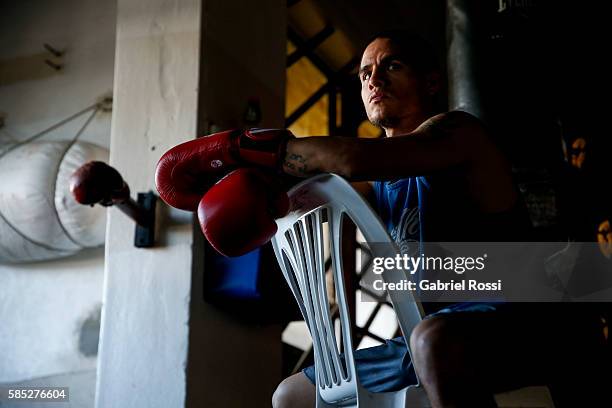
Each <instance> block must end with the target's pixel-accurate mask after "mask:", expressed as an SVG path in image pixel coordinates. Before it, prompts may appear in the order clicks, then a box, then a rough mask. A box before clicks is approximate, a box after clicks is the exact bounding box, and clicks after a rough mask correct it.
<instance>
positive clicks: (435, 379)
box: [156, 31, 603, 408]
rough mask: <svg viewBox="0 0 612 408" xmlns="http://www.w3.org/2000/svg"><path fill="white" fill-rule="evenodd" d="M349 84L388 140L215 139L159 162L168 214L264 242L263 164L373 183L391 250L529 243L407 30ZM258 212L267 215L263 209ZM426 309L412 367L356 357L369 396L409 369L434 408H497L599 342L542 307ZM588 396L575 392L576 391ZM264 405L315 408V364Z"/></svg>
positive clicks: (558, 376)
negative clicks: (440, 107) (441, 103)
mask: <svg viewBox="0 0 612 408" xmlns="http://www.w3.org/2000/svg"><path fill="white" fill-rule="evenodd" d="M359 78H360V80H361V96H362V100H363V103H364V106H365V109H366V112H367V114H368V118H369V119H370V121H372V122H373V123H374V124H377V125H378V126H380V127H382V128H383V129H384V131H385V134H386V137H385V138H382V139H357V138H346V137H326V138H317V137H313V138H300V139H295V138H292V137H288V136H287V132H286V131H280V130H263V131H262V130H258V131H237V132H236V131H227V132H221V133H219V134H215V135H210V136H209V137H205V138H200V139H196V140H192V141H189V142H186V143H184V144H182V145H179V146H176V147H174V148H172V149H171V150H170V151H168V152H167V153H165V154H164V156H163V157H162V159H160V163H159V164H158V167H157V174H156V183H157V187H158V191H159V192H160V196H161V197H162V198H163V199H164V200H165V201H166V202H167V203H169V204H171V205H173V206H175V207H178V208H183V209H189V210H195V209H198V217H199V219H200V223H201V225H202V228H203V231H204V233H205V235H206V236H207V238H208V239H209V241H210V242H211V244H213V246H215V248H217V249H221V250H222V249H223V248H226V249H227V251H226V252H228V253H229V252H230V251H231V252H232V253H240V252H243V251H245V250H247V249H251V248H253V247H256V246H257V245H261V243H263V242H265V241H266V240H268V239H269V237H270V235H269V234H268V235H265V234H263V235H262V233H261V231H263V230H266V231H268V233H269V231H274V228H273V225H274V221H273V215H276V216H279V215H282V213H283V212H284V211H286V202H284V204H283V200H282V194H281V195H279V194H278V190H276V189H274V188H268V187H267V186H272V185H273V182H271V181H270V180H271V177H270V176H269V174H268V175H264V174H263V173H261V172H260V171H259V170H258V169H259V168H266V167H267V168H270V167H273V168H276V169H279V168H280V169H282V171H283V172H285V173H287V174H289V175H293V176H299V177H307V176H309V175H312V174H316V173H320V172H333V173H337V174H340V175H342V176H344V177H346V178H347V179H349V180H351V181H368V180H379V181H376V182H374V183H372V184H371V185H370V186H371V187H369V191H370V193H367V192H366V195H370V196H372V197H373V198H374V201H375V208H376V209H377V211H378V213H379V215H380V216H381V218H382V219H383V221H384V222H385V223H386V225H387V228H388V231H389V232H390V234H391V235H392V236H393V238H394V239H395V240H396V242H397V243H398V244H399V246H400V248H401V247H403V246H405V245H406V244H408V243H410V242H414V241H422V242H443V241H446V242H452V241H475V242H478V241H509V242H512V241H523V240H525V239H527V236H526V232H527V230H528V227H529V222H528V218H527V216H526V212H525V210H524V207H523V206H522V205H521V202H520V199H519V194H518V193H517V190H516V188H515V186H514V184H513V182H512V174H511V170H510V166H509V164H508V162H507V161H506V160H505V158H504V156H503V155H502V153H501V152H500V151H499V150H498V149H497V148H496V146H495V145H494V143H493V142H492V141H491V140H490V138H489V135H488V134H487V131H486V130H485V128H484V127H483V126H482V125H481V123H480V122H479V121H478V120H477V119H476V118H474V117H473V116H471V115H469V114H467V113H464V112H447V113H442V114H436V112H435V104H434V100H435V96H436V94H437V92H438V91H439V88H440V84H439V73H438V71H437V69H436V64H435V59H434V58H433V57H432V55H431V52H430V50H429V48H428V47H427V45H426V44H424V42H423V41H422V40H421V39H420V38H418V37H416V36H415V35H413V34H411V33H408V32H404V31H390V32H386V33H382V34H380V35H378V36H377V37H376V38H375V39H374V40H373V41H372V42H370V43H369V45H368V46H367V47H366V49H365V51H364V53H363V56H362V60H361V65H360V70H359ZM236 168H238V170H234V169H236ZM231 170H234V171H233V172H231V173H229V172H230V171H231ZM228 173H229V174H228ZM223 176H225V177H224V178H223V179H222V180H221V181H219V182H218V183H217V184H215V185H214V186H212V187H211V183H212V182H214V181H215V180H218V179H219V178H220V177H223ZM211 180H212V181H211ZM204 193H205V194H204ZM203 194H204V197H203V198H202V195H203ZM200 199H201V200H200ZM266 206H267V207H268V210H269V211H265V210H262V209H265V208H266ZM270 209H271V210H270ZM237 237H239V239H240V242H239V243H238V244H237V239H238V238H237ZM425 306H426V307H427V309H428V310H426V312H428V313H430V316H429V317H428V318H426V319H425V320H423V321H422V322H421V323H420V324H419V325H418V326H417V328H416V329H415V330H414V332H413V333H412V334H411V336H410V342H411V346H412V349H413V352H414V358H415V361H414V367H413V365H412V362H410V361H409V358H408V355H407V352H406V346H405V344H404V343H403V340H402V339H394V340H389V341H387V343H386V344H384V345H382V346H378V347H373V348H369V349H364V350H359V351H357V352H356V354H355V357H356V363H357V372H358V375H359V377H360V381H361V383H362V385H363V386H365V387H366V388H367V389H369V390H371V391H375V392H376V391H377V392H383V391H392V390H396V389H400V388H403V387H405V386H406V385H408V384H411V383H414V381H415V377H414V370H416V373H417V374H418V376H419V378H420V380H421V382H422V384H423V386H424V388H425V391H426V392H427V394H428V397H429V399H430V401H431V403H432V405H433V406H434V407H470V408H473V407H489V406H495V402H494V399H493V393H495V392H498V391H502V390H507V389H512V388H518V387H520V386H524V385H534V384H536V385H537V384H546V383H551V382H554V383H557V384H565V383H564V381H565V382H566V384H574V383H575V382H576V381H577V380H579V379H580V378H585V376H584V375H582V376H572V375H568V374H567V372H566V371H564V370H562V368H565V367H566V366H570V365H569V364H568V360H569V363H576V362H578V361H577V359H564V358H563V356H564V354H563V353H564V352H565V350H567V349H570V348H571V349H574V350H576V349H578V348H579V349H580V350H581V359H580V361H582V362H587V364H588V362H590V361H594V357H595V348H594V347H586V346H584V345H585V344H587V339H588V340H592V339H595V340H594V341H595V342H596V343H597V342H598V341H600V340H603V339H601V337H602V335H601V331H600V332H597V331H596V330H595V329H594V328H597V324H596V323H598V322H596V323H595V324H592V323H593V322H591V321H588V322H585V323H584V324H583V325H582V326H580V325H579V324H578V325H577V324H574V325H573V326H572V328H571V329H567V330H566V332H564V333H563V335H559V331H560V330H559V328H560V327H563V325H567V323H568V321H569V319H568V318H567V316H565V315H556V316H555V315H554V313H551V312H554V311H557V309H555V310H551V308H550V307H548V308H547V307H537V308H536V307H534V306H533V305H529V304H527V305H521V304H510V303H507V304H504V303H472V304H470V303H467V304H454V305H446V306H447V307H444V308H443V309H441V310H439V305H438V306H436V305H434V304H430V305H427V304H426V305H425ZM553 306H557V305H553ZM555 317H556V318H557V319H555ZM589 353H592V355H588V354H589ZM562 364H563V365H562ZM571 366H572V368H573V369H574V370H584V369H585V367H584V366H583V367H579V365H577V364H571ZM586 367H587V368H588V366H586ZM565 388H568V389H569V387H565ZM572 389H573V388H572ZM553 392H554V390H553ZM584 392H585V391H584V388H582V389H581V390H580V395H584ZM273 405H274V406H275V407H276V408H279V407H292V408H293V407H313V406H314V405H315V386H314V370H313V368H312V367H309V368H307V369H305V370H304V372H303V373H299V374H296V375H293V376H291V377H289V378H287V379H285V380H284V381H283V382H282V383H281V384H280V385H279V386H278V388H277V390H276V391H275V393H274V396H273ZM568 406H572V405H571V403H570V405H568Z"/></svg>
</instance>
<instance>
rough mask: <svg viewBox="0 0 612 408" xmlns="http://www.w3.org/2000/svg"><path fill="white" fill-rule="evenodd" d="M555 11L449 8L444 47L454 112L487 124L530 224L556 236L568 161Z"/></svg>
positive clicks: (493, 1) (501, 1) (489, 2)
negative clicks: (510, 171)
mask: <svg viewBox="0 0 612 408" xmlns="http://www.w3.org/2000/svg"><path fill="white" fill-rule="evenodd" d="M553 6H554V4H551V3H550V2H546V1H541V0H540V1H538V0H521V1H513V0H448V1H447V14H448V18H447V40H448V70H449V108H450V109H460V110H465V111H468V112H470V113H472V114H474V115H475V116H477V117H479V118H480V119H481V120H483V121H484V122H485V124H486V125H487V127H488V128H489V129H490V131H491V134H492V135H493V137H494V139H495V141H496V142H497V144H498V145H499V146H500V147H501V149H502V150H503V151H504V152H505V154H506V155H507V156H508V157H509V159H510V161H511V163H512V164H513V167H514V171H515V176H516V177H517V180H518V182H519V187H520V188H521V190H522V191H523V195H524V198H525V201H526V203H527V206H528V208H529V212H530V215H531V219H532V223H533V224H534V226H535V227H540V228H541V230H542V229H544V230H552V231H553V232H551V234H556V233H557V232H556V231H555V229H556V228H557V227H556V225H557V224H558V218H559V215H558V209H557V203H558V200H557V198H556V194H557V192H556V191H555V190H556V188H557V187H556V185H557V184H558V180H557V178H558V174H559V172H560V171H559V169H560V166H562V164H563V153H562V149H561V133H560V126H559V123H560V112H561V110H562V106H561V105H562V99H561V98H560V91H559V90H558V89H559V87H558V83H559V78H558V76H559V75H560V74H559V70H558V69H557V68H558V60H559V53H558V50H559V48H560V45H559V40H558V38H557V37H556V33H557V32H558V31H559V25H560V24H559V18H558V16H557V15H556V14H555V12H554V7H553ZM550 238H552V237H550Z"/></svg>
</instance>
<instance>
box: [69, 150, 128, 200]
mask: <svg viewBox="0 0 612 408" xmlns="http://www.w3.org/2000/svg"><path fill="white" fill-rule="evenodd" d="M70 191H71V192H72V195H73V196H74V199H75V200H76V201H77V202H78V203H80V204H89V205H92V206H93V205H94V204H101V205H103V206H110V205H113V204H116V203H120V202H124V201H127V200H129V199H130V188H129V187H128V185H127V184H126V183H125V182H124V181H123V178H122V177H121V174H119V172H118V171H117V170H115V169H114V168H113V167H111V166H109V165H108V164H106V163H104V162H101V161H90V162H87V163H85V164H84V165H82V166H81V167H79V168H78V169H77V170H76V171H75V172H74V173H72V176H70Z"/></svg>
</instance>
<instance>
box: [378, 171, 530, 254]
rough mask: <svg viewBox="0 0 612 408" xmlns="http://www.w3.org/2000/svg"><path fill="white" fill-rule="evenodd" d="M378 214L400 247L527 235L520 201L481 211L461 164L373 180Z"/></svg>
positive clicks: (526, 220) (511, 239)
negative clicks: (493, 210)
mask: <svg viewBox="0 0 612 408" xmlns="http://www.w3.org/2000/svg"><path fill="white" fill-rule="evenodd" d="M374 192H375V197H376V206H377V210H378V214H379V216H380V217H381V219H382V221H383V223H384V224H385V225H386V227H387V231H388V232H389V234H390V235H391V237H392V238H393V240H394V241H395V242H396V243H397V244H398V246H399V247H400V249H402V250H404V249H406V248H407V247H409V246H410V245H411V243H414V242H516V241H526V240H528V239H529V231H530V229H531V223H530V221H529V216H528V213H527V210H526V207H525V206H524V204H523V202H522V200H518V202H517V204H516V205H515V206H514V207H512V208H511V209H509V210H507V211H503V212H499V213H491V214H487V213H483V212H481V211H480V210H479V209H478V206H477V203H476V202H474V200H473V198H472V197H471V195H470V193H469V187H468V185H467V178H466V177H465V174H464V172H463V171H462V170H461V168H451V169H448V170H445V171H441V172H438V173H435V174H430V175H426V176H418V177H408V178H404V179H399V180H394V181H382V182H381V181H377V182H374Z"/></svg>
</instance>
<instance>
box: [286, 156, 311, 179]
mask: <svg viewBox="0 0 612 408" xmlns="http://www.w3.org/2000/svg"><path fill="white" fill-rule="evenodd" d="M307 162H308V161H307V159H306V158H305V157H304V156H302V155H301V154H295V153H291V154H289V156H288V157H287V158H286V159H285V162H284V165H285V167H287V168H288V169H290V170H291V171H292V172H293V173H294V174H295V175H297V176H307V175H309V174H310V173H309V171H308V170H309V169H308V163H307Z"/></svg>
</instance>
